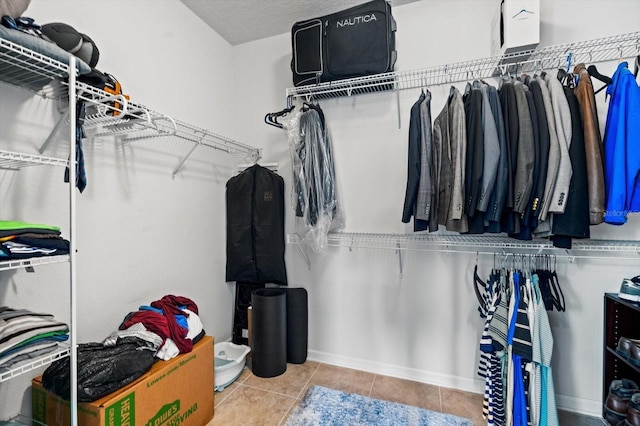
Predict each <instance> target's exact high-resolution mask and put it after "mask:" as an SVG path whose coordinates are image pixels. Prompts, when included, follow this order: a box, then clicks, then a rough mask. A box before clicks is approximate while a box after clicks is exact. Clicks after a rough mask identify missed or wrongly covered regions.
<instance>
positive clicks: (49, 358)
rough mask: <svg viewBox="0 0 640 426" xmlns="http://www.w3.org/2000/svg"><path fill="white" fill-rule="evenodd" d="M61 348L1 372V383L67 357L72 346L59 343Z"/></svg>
mask: <svg viewBox="0 0 640 426" xmlns="http://www.w3.org/2000/svg"><path fill="white" fill-rule="evenodd" d="M58 346H59V348H58V349H56V350H54V351H53V352H49V353H48V354H46V355H44V356H41V357H38V358H35V359H33V360H31V361H30V362H27V363H21V365H19V366H17V367H15V368H11V369H9V370H8V371H5V372H2V373H0V383H2V382H5V381H7V380H9V379H13V378H14V377H18V376H20V375H21V374H24V373H28V372H29V371H33V370H35V369H37V368H40V367H44V366H45V365H48V364H51V363H52V362H53V361H56V360H58V359H61V358H66V357H68V356H69V354H70V347H69V345H68V344H64V343H58Z"/></svg>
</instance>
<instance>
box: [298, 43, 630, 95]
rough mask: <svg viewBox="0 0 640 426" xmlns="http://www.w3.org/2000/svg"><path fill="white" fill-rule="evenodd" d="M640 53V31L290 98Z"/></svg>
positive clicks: (303, 89) (311, 88)
mask: <svg viewBox="0 0 640 426" xmlns="http://www.w3.org/2000/svg"><path fill="white" fill-rule="evenodd" d="M638 54H640V31H638V32H633V33H627V34H620V35H616V36H610V37H604V38H600V39H594V40H587V41H580V42H574V43H567V44H560V45H554V46H548V47H543V48H539V49H530V50H525V51H521V52H514V53H510V54H506V55H503V56H492V57H487V58H482V59H475V60H471V61H463V62H457V63H452V64H447V65H440V66H435V67H431V68H424V69H418V70H412V71H399V72H389V73H384V74H376V75H372V76H365V77H357V78H351V79H345V80H338V81H332V82H326V83H319V84H316V85H308V86H299V87H293V88H288V89H287V91H286V94H287V96H288V97H292V98H298V97H312V96H313V97H314V98H316V99H326V98H334V97H341V96H351V95H356V94H361V93H375V92H382V91H388V90H404V89H414V88H420V87H427V86H437V85H442V84H452V83H456V82H461V81H470V80H474V79H483V78H491V77H496V76H499V75H501V74H507V73H516V74H520V73H533V72H537V71H540V70H545V69H554V68H555V69H557V68H561V67H566V66H567V65H571V66H573V64H578V63H581V62H584V63H587V64H595V63H599V62H606V61H612V60H618V59H620V58H629V57H634V56H637V55H638Z"/></svg>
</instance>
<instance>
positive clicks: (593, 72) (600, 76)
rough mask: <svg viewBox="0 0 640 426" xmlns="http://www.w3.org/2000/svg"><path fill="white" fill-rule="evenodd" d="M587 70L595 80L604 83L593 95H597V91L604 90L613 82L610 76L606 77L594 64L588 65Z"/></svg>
mask: <svg viewBox="0 0 640 426" xmlns="http://www.w3.org/2000/svg"><path fill="white" fill-rule="evenodd" d="M587 72H588V73H589V75H590V76H591V77H593V78H595V79H596V80H600V81H601V82H603V83H604V86H602V87H601V88H599V89H598V90H596V91H595V92H594V93H593V94H594V95H597V94H598V93H600V92H601V91H602V90H604V89H605V88H606V87H607V86H608V85H610V84H611V83H612V82H613V80H612V79H611V77H607V76H606V75H603V74H601V73H600V72H599V71H598V68H596V66H595V65H589V66H588V67H587Z"/></svg>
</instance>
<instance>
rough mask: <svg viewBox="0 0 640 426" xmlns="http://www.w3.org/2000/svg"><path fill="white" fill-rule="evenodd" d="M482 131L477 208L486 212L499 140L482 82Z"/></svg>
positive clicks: (498, 151) (487, 92) (494, 174)
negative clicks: (482, 159) (481, 157)
mask: <svg viewBox="0 0 640 426" xmlns="http://www.w3.org/2000/svg"><path fill="white" fill-rule="evenodd" d="M480 91H481V92H482V131H483V141H484V163H483V171H482V185H481V187H480V197H479V198H478V210H479V211H481V212H486V211H487V208H488V206H489V201H490V199H491V194H492V193H493V190H494V187H495V183H496V176H497V175H498V163H499V162H500V141H499V140H498V129H497V128H496V121H495V120H494V118H493V113H492V112H491V105H490V104H489V88H488V85H486V84H482V86H481V87H480Z"/></svg>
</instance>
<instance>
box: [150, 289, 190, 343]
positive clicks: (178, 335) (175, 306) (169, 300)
mask: <svg viewBox="0 0 640 426" xmlns="http://www.w3.org/2000/svg"><path fill="white" fill-rule="evenodd" d="M151 306H152V307H154V308H158V309H162V312H164V314H165V316H166V317H167V319H168V321H167V325H168V326H169V332H170V337H171V340H173V341H174V343H175V344H176V346H177V347H178V350H180V353H185V352H191V350H192V349H193V342H192V341H191V339H187V338H186V335H187V333H188V332H189V330H186V329H185V328H183V327H180V326H179V325H178V322H177V321H176V320H175V315H185V316H189V314H187V313H186V312H184V311H182V309H180V308H179V307H184V308H186V309H189V310H190V311H191V312H193V313H194V314H197V313H198V305H196V304H195V303H194V302H193V300H191V299H189V298H187V297H182V296H174V295H171V294H170V295H167V296H164V297H163V298H162V299H160V300H156V301H155V302H152V303H151ZM169 318H170V319H169Z"/></svg>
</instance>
